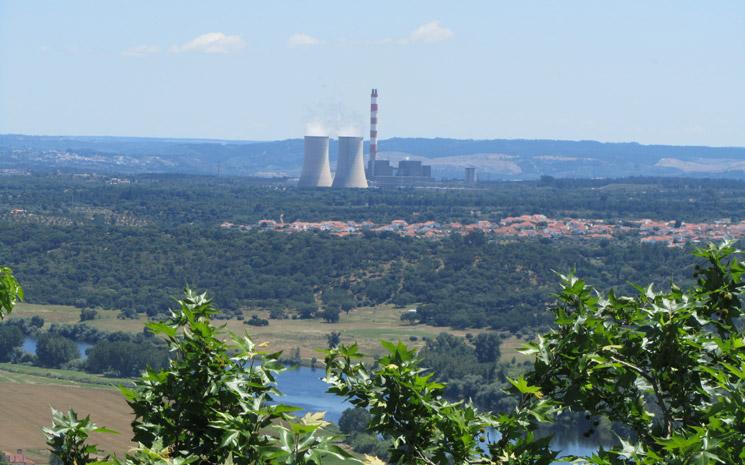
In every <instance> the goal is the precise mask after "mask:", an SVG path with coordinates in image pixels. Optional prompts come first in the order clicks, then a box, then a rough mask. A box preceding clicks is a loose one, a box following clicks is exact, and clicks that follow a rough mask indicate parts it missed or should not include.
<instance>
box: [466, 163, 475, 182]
mask: <svg viewBox="0 0 745 465" xmlns="http://www.w3.org/2000/svg"><path fill="white" fill-rule="evenodd" d="M466 184H469V185H472V184H476V168H471V167H468V168H466Z"/></svg>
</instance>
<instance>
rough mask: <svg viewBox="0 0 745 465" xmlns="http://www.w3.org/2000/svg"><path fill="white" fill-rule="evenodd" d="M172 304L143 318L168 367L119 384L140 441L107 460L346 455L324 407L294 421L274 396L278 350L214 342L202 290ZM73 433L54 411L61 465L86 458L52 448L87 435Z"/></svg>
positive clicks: (122, 463) (52, 439) (318, 459)
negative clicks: (162, 346) (152, 319)
mask: <svg viewBox="0 0 745 465" xmlns="http://www.w3.org/2000/svg"><path fill="white" fill-rule="evenodd" d="M179 303H180V307H179V309H178V310H176V311H172V312H171V316H170V318H169V319H168V320H167V321H165V322H162V323H150V324H148V328H149V329H150V330H151V331H153V332H154V333H155V334H157V335H161V336H162V337H164V338H165V339H166V341H167V343H168V345H169V348H170V350H171V353H172V357H171V361H170V363H169V366H168V368H166V369H164V370H162V371H157V372H156V371H152V370H148V371H147V372H146V373H145V374H144V375H143V376H142V378H141V379H140V380H138V381H137V382H136V384H135V387H134V388H133V389H127V388H122V392H123V394H124V396H125V398H126V399H127V402H128V403H129V405H130V406H131V407H132V410H133V412H134V415H135V419H134V421H133V422H132V430H133V432H134V440H135V441H137V442H138V443H139V447H138V448H137V449H135V450H133V451H132V452H130V453H129V454H128V455H127V456H126V457H125V458H124V459H117V458H113V459H108V460H109V462H110V463H112V464H114V465H137V464H173V465H183V464H189V463H195V464H205V465H206V464H236V465H237V464H242V465H249V464H280V463H283V464H298V465H301V464H311V463H313V464H318V465H320V464H322V463H325V462H326V460H328V459H330V458H334V459H336V460H340V461H344V460H349V459H350V457H351V456H350V454H349V453H348V452H346V451H345V450H344V449H342V448H341V447H339V446H338V445H337V444H336V442H337V440H338V438H337V437H336V436H334V435H333V434H331V433H330V432H329V431H327V429H326V426H328V425H329V423H328V422H326V421H324V420H323V414H322V413H320V414H307V415H305V416H304V417H303V418H301V419H297V418H296V417H294V416H292V415H291V413H292V412H295V411H298V410H301V409H299V408H297V407H291V406H289V405H284V404H280V403H274V402H273V400H274V397H275V396H277V395H279V391H278V390H277V388H276V387H275V386H276V378H275V377H276V374H277V373H278V372H279V371H280V370H281V369H282V367H281V365H280V364H279V362H278V361H277V359H278V357H279V353H266V352H262V351H259V350H257V347H256V346H255V345H254V343H253V342H252V341H251V340H250V339H249V338H248V337H245V336H244V337H241V338H238V337H234V338H233V343H232V344H226V343H224V342H222V340H221V339H220V338H219V335H220V330H219V329H218V328H216V327H215V326H214V325H213V324H212V322H211V320H210V318H211V317H212V316H213V315H215V314H216V313H217V310H215V309H214V307H213V306H212V302H211V301H210V300H209V299H207V297H206V296H205V295H204V294H194V293H193V292H191V291H190V290H187V291H186V296H185V298H184V299H183V300H182V301H180V302H179ZM82 421H83V422H87V421H88V419H87V418H86V419H84V420H82ZM80 431H81V428H79V427H77V426H76V427H75V428H73V427H70V425H69V424H67V423H64V422H61V421H58V417H57V416H55V418H54V424H53V426H52V428H50V429H47V430H45V433H46V434H47V438H48V440H49V441H48V443H49V445H50V446H51V447H52V452H53V453H54V454H55V455H56V456H57V457H58V458H59V459H60V460H61V461H62V463H63V464H64V465H85V464H87V463H89V462H90V460H89V459H88V457H87V456H81V455H80V454H77V453H75V450H81V447H80V446H79V445H76V446H75V447H74V448H73V447H67V448H62V449H60V448H59V447H57V444H78V442H79V441H78V439H74V438H82V439H85V437H84V436H83V435H81V434H80ZM71 438H73V439H71ZM82 450H86V449H85V448H84V447H83V448H82ZM94 450H95V449H91V451H94ZM91 453H93V452H91Z"/></svg>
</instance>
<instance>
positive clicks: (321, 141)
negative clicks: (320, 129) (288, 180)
mask: <svg viewBox="0 0 745 465" xmlns="http://www.w3.org/2000/svg"><path fill="white" fill-rule="evenodd" d="M297 185H298V187H329V186H331V169H330V168H329V138H328V137H327V136H305V156H304V158H303V171H302V173H300V180H299V181H298V183H297Z"/></svg>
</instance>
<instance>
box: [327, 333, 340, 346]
mask: <svg viewBox="0 0 745 465" xmlns="http://www.w3.org/2000/svg"><path fill="white" fill-rule="evenodd" d="M326 342H327V343H328V346H329V349H333V348H334V347H336V346H338V345H339V344H341V333H340V332H339V331H331V332H330V333H328V334H327V335H326Z"/></svg>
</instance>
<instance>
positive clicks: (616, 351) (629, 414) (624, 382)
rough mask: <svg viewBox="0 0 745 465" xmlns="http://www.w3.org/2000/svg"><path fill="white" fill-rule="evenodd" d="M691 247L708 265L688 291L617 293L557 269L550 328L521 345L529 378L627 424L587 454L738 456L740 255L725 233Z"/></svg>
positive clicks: (674, 458)
mask: <svg viewBox="0 0 745 465" xmlns="http://www.w3.org/2000/svg"><path fill="white" fill-rule="evenodd" d="M695 254H696V255H697V256H699V257H701V258H704V259H705V260H706V261H708V265H707V266H701V267H698V268H697V272H696V275H697V278H698V281H697V285H696V286H695V287H693V288H692V289H690V290H689V291H683V290H682V289H680V288H679V287H677V286H675V285H673V286H672V287H671V288H670V289H669V290H666V291H659V290H656V289H655V288H654V287H653V286H652V285H650V286H648V287H639V288H638V294H637V295H635V296H619V295H616V294H615V293H614V292H608V293H607V294H604V293H600V292H598V291H597V290H595V289H593V288H592V287H590V286H589V285H587V284H586V283H585V282H584V281H583V280H581V279H578V278H577V277H575V276H572V275H568V276H562V277H561V280H562V282H561V292H560V293H559V295H558V300H557V302H556V305H555V306H554V307H553V312H554V315H555V321H556V328H555V329H554V330H552V331H550V332H549V333H547V334H545V335H544V336H543V337H541V338H539V339H538V342H536V343H534V344H531V345H530V346H529V347H528V349H527V352H528V353H534V354H535V355H536V359H535V365H534V370H533V371H532V372H531V373H530V374H529V375H528V376H527V380H528V381H527V383H528V384H529V385H531V386H532V387H531V389H535V390H537V392H540V393H541V395H542V396H545V397H549V398H551V399H552V400H553V401H555V402H557V403H558V405H560V406H561V408H562V409H564V410H569V411H580V412H588V413H589V414H590V415H593V416H596V417H599V416H603V417H607V418H608V419H610V420H611V421H613V422H617V423H618V424H621V425H624V427H625V428H627V429H628V430H630V431H631V433H632V434H631V435H630V436H629V437H627V438H626V439H625V440H624V441H622V444H621V446H620V447H618V448H615V449H612V450H606V451H601V452H599V453H598V454H597V455H596V456H594V457H592V458H591V459H589V463H594V464H598V465H612V464H650V465H651V464H670V465H683V464H702V465H704V464H735V463H745V441H743V437H745V436H744V435H745V338H743V330H742V318H743V310H742V301H741V296H742V291H743V286H745V283H744V282H743V280H742V277H743V275H745V264H744V263H743V262H742V261H740V260H739V257H740V256H741V252H740V251H739V250H736V249H735V248H734V247H732V245H731V244H729V243H725V244H723V245H721V246H713V245H711V246H709V247H708V248H707V249H698V250H697V251H696V252H695Z"/></svg>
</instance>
